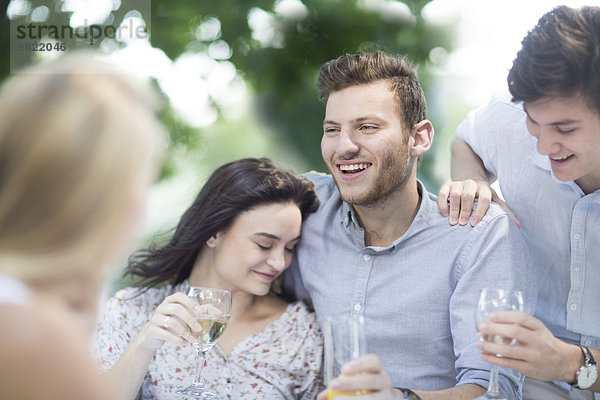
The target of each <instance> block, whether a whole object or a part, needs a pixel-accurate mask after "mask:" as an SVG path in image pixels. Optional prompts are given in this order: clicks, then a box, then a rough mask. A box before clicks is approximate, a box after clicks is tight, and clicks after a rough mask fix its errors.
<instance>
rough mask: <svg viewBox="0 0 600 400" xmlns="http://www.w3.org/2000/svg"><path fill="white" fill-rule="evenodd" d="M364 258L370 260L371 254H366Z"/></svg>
mask: <svg viewBox="0 0 600 400" xmlns="http://www.w3.org/2000/svg"><path fill="white" fill-rule="evenodd" d="M363 258H364V259H365V261H369V260H370V259H371V256H370V255H369V254H365V255H364V256H363Z"/></svg>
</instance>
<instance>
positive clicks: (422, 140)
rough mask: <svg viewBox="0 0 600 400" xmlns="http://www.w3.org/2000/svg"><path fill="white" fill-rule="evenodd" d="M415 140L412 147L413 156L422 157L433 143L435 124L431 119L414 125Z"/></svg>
mask: <svg viewBox="0 0 600 400" xmlns="http://www.w3.org/2000/svg"><path fill="white" fill-rule="evenodd" d="M412 136H413V138H414V140H413V142H412V145H411V147H410V155H411V156H412V157H416V158H418V157H420V156H422V155H423V154H425V153H427V152H428V151H429V150H430V149H431V145H432V144H433V136H434V131H433V125H432V123H431V122H430V121H429V120H426V119H424V120H423V121H420V122H417V123H416V124H415V125H413V135H412Z"/></svg>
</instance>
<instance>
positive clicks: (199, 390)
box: [177, 286, 231, 400]
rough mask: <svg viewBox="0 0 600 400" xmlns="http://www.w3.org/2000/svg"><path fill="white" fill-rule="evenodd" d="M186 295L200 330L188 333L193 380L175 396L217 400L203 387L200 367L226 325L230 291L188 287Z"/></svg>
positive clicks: (192, 330)
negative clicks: (194, 308)
mask: <svg viewBox="0 0 600 400" xmlns="http://www.w3.org/2000/svg"><path fill="white" fill-rule="evenodd" d="M187 295H188V297H191V298H193V299H194V300H195V301H197V302H198V305H199V310H198V312H197V313H196V319H197V321H198V323H199V324H200V327H201V328H200V330H194V329H191V330H190V332H191V334H192V336H193V337H194V338H195V341H194V343H193V345H194V348H195V349H196V352H197V355H196V361H197V364H196V374H195V376H194V381H193V382H192V384H191V385H190V386H188V387H186V388H185V389H180V390H178V391H177V393H179V394H185V395H191V396H194V397H196V398H198V399H202V400H213V399H218V397H217V395H216V394H214V393H213V392H211V391H208V390H207V389H205V388H204V384H203V383H202V367H203V366H204V359H205V358H206V353H208V351H209V350H210V349H211V348H212V346H213V345H214V344H215V343H217V341H218V340H219V338H221V335H223V332H224V331H225V327H226V326H227V324H228V323H229V317H230V314H231V292H229V291H227V290H221V289H212V288H203V287H197V286H192V287H190V290H189V291H188V294H187Z"/></svg>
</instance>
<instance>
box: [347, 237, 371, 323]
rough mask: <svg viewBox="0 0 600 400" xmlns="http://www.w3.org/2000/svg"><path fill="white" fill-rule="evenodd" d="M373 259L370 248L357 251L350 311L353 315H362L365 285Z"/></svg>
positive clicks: (365, 292) (365, 294)
mask: <svg viewBox="0 0 600 400" xmlns="http://www.w3.org/2000/svg"><path fill="white" fill-rule="evenodd" d="M374 261H375V254H374V253H373V251H372V250H371V249H368V248H367V249H363V250H362V251H361V252H360V253H359V260H358V263H357V266H358V268H357V270H356V279H355V281H354V287H353V290H352V303H353V304H352V311H353V314H355V315H364V311H365V299H366V297H367V285H368V283H369V275H370V274H371V269H372V268H373V262H374Z"/></svg>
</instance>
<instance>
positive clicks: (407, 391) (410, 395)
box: [394, 388, 421, 400]
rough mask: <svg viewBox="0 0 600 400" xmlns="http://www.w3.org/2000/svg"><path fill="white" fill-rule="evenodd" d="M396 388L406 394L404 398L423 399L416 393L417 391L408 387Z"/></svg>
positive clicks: (411, 399)
mask: <svg viewBox="0 0 600 400" xmlns="http://www.w3.org/2000/svg"><path fill="white" fill-rule="evenodd" d="M394 389H398V390H400V391H401V392H402V393H403V394H404V398H405V399H407V400H421V397H419V395H418V394H416V393H415V392H413V391H412V390H410V389H406V388H394Z"/></svg>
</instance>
